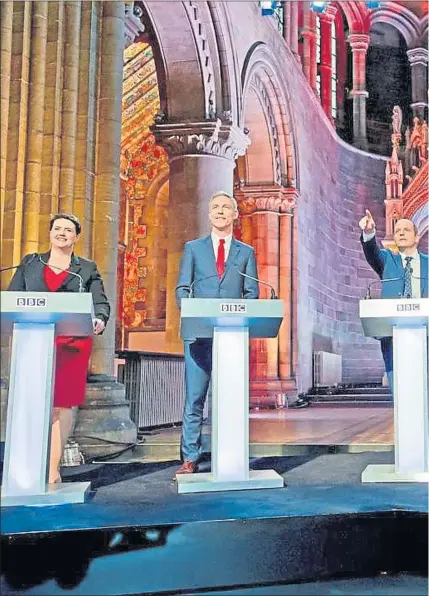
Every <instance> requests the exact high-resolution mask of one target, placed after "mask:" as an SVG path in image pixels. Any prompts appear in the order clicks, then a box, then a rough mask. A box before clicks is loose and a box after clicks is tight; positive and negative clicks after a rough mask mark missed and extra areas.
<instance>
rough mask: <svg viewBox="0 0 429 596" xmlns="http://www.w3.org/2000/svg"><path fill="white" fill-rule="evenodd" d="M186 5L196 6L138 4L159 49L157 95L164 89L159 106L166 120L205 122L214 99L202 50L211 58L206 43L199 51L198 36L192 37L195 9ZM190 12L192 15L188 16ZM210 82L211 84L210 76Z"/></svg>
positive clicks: (156, 3)
mask: <svg viewBox="0 0 429 596" xmlns="http://www.w3.org/2000/svg"><path fill="white" fill-rule="evenodd" d="M185 4H186V6H185ZM190 4H196V3H192V2H191V3H189V2H188V3H185V2H169V3H168V9H167V7H166V6H165V4H164V3H163V2H151V1H150V0H145V1H144V2H142V6H143V7H144V10H145V12H146V14H147V17H148V19H149V21H150V25H151V28H152V30H153V34H154V36H155V37H156V40H157V43H158V46H159V60H160V62H161V63H162V69H161V70H162V71H163V73H164V76H165V81H164V85H163V86H162V87H161V86H160V92H162V90H164V94H163V96H162V97H161V104H162V106H165V109H166V111H167V114H168V118H169V119H170V120H172V121H176V122H182V121H186V120H194V121H195V120H198V119H201V120H203V119H205V118H206V117H208V115H209V114H208V106H209V105H210V99H212V100H213V98H214V97H216V90H213V89H212V87H211V85H210V84H207V81H208V79H209V73H208V71H207V67H206V66H205V64H203V62H204V63H205V57H203V56H202V52H204V51H205V52H208V55H209V58H210V57H211V53H210V44H205V45H204V48H205V49H204V50H203V43H202V36H201V35H200V36H199V37H198V36H196V34H195V29H196V30H197V31H198V22H197V21H198V14H199V13H198V7H193V6H189V5H190ZM190 10H192V11H194V12H193V13H190V12H189V11H190ZM195 11H196V12H195ZM195 14H196V15H197V16H196V18H195V19H194V18H193V15H195ZM191 15H192V16H191ZM199 41H200V42H201V43H198V42H199ZM209 62H210V60H209ZM202 73H204V75H203V76H202ZM184 80H186V85H184V84H183V81H184ZM210 80H211V81H212V82H213V81H214V77H210ZM213 84H214V83H213ZM211 91H213V95H212V96H211V95H210V93H211ZM190 96H192V98H193V101H192V102H190V101H189V97H190Z"/></svg>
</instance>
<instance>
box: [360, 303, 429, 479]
mask: <svg viewBox="0 0 429 596" xmlns="http://www.w3.org/2000/svg"><path fill="white" fill-rule="evenodd" d="M428 317H429V299H428V298H419V299H412V298H411V299H402V298H401V299H382V300H361V301H360V318H361V321H362V326H363V329H364V332H365V335H367V336H370V337H393V374H394V381H393V385H394V395H393V404H394V424H395V465H370V466H368V467H367V468H366V469H365V470H364V471H363V473H362V482H428V481H429V428H428V414H429V408H428V322H429V320H428Z"/></svg>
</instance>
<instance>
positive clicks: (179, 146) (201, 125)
mask: <svg viewBox="0 0 429 596" xmlns="http://www.w3.org/2000/svg"><path fill="white" fill-rule="evenodd" d="M151 130H152V132H153V134H154V135H155V139H156V142H157V143H158V144H159V145H161V146H162V147H164V149H165V150H166V151H167V153H168V155H169V157H170V159H172V158H174V157H178V156H181V155H201V154H206V155H216V156H218V157H224V158H226V159H231V160H233V161H234V160H235V159H237V157H238V156H240V155H244V154H245V153H246V149H247V147H248V146H249V145H250V139H249V137H248V135H247V134H246V133H245V132H244V131H243V130H242V129H241V128H239V127H238V126H235V125H233V124H226V123H223V122H222V121H221V120H220V119H219V118H218V119H217V120H216V122H188V123H186V124H155V125H154V126H153V127H152V128H151Z"/></svg>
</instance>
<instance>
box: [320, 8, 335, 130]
mask: <svg viewBox="0 0 429 596" xmlns="http://www.w3.org/2000/svg"><path fill="white" fill-rule="evenodd" d="M336 13H337V9H336V7H335V6H332V5H329V6H328V7H327V9H326V10H325V12H324V13H322V14H321V15H320V16H319V20H320V64H319V70H320V101H321V104H322V108H323V109H324V111H325V114H326V115H327V116H328V118H329V120H331V122H332V121H333V119H332V23H334V22H335V15H336Z"/></svg>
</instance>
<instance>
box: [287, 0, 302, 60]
mask: <svg viewBox="0 0 429 596" xmlns="http://www.w3.org/2000/svg"><path fill="white" fill-rule="evenodd" d="M288 3H289V4H290V49H291V50H292V52H293V54H294V56H295V58H296V59H297V60H298V61H300V56H299V51H298V4H299V3H298V2H294V1H293V0H292V1H290V2H288Z"/></svg>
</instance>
